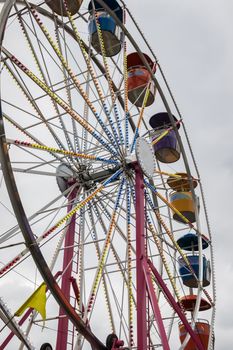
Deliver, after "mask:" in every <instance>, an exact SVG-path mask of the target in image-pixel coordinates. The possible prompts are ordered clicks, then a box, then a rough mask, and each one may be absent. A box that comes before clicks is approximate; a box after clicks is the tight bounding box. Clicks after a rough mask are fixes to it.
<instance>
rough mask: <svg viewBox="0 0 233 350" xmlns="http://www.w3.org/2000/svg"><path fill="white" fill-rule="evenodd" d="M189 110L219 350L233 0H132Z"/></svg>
mask: <svg viewBox="0 0 233 350" xmlns="http://www.w3.org/2000/svg"><path fill="white" fill-rule="evenodd" d="M126 3H127V6H128V7H129V8H130V9H131V11H132V13H133V14H134V16H135V17H136V19H137V21H138V23H139V25H140V27H141V29H142V30H143V32H144V33H145V35H146V37H147V38H148V41H149V43H150V45H151V46H152V48H153V50H154V52H155V53H156V55H157V57H158V59H159V61H160V64H161V66H162V67H163V69H164V71H165V73H166V76H167V78H168V80H169V83H170V86H171V88H172V90H173V93H174V95H175V97H176V100H177V102H178V105H179V108H180V110H181V113H182V115H183V117H184V121H185V124H186V127H187V129H188V132H189V136H190V139H191V142H192V146H193V151H194V154H195V157H196V160H197V162H198V166H199V170H200V173H201V177H202V182H203V184H204V189H205V194H206V201H207V207H208V212H209V219H210V224H211V228H212V233H213V241H214V247H215V264H216V272H217V318H216V350H230V349H232V345H233V306H232V290H233V258H232V246H233V244H232V243H233V231H232V228H231V223H230V220H231V215H232V209H233V207H232V198H233V179H232V173H231V171H232V170H233V152H232V150H233V136H232V134H233V116H232V103H233V92H232V84H233V69H232V63H233V21H232V14H233V1H232V0H221V1H220V0H218V1H217V0H169V1H168V0H143V1H138V0H137V1H135V0H127V1H126Z"/></svg>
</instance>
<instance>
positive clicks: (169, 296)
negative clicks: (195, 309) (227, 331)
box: [147, 260, 205, 350]
mask: <svg viewBox="0 0 233 350" xmlns="http://www.w3.org/2000/svg"><path fill="white" fill-rule="evenodd" d="M147 263H148V266H149V267H150V269H151V271H152V272H153V274H154V276H155V278H156V280H157V282H158V284H159V285H160V287H161V288H162V290H163V292H164V294H165V295H166V297H167V299H168V301H169V302H170V304H171V306H172V307H173V309H174V310H175V311H176V313H177V315H178V316H179V318H180V320H181V322H182V323H183V325H184V326H185V328H186V330H187V332H188V333H189V334H190V337H191V338H192V340H193V341H194V342H195V344H196V346H197V349H198V350H205V349H204V347H203V345H202V343H201V341H200V339H199V337H198V336H197V335H196V334H195V333H194V331H193V329H192V327H191V326H190V324H189V323H188V321H187V319H186V317H185V315H184V313H183V312H182V310H181V308H180V307H179V305H178V304H177V302H176V301H175V299H174V298H173V296H172V294H171V292H170V291H169V289H168V288H167V286H166V284H165V283H164V281H163V279H162V277H161V276H160V274H159V273H158V271H157V269H156V268H155V267H154V265H153V263H152V262H151V261H150V260H148V261H147Z"/></svg>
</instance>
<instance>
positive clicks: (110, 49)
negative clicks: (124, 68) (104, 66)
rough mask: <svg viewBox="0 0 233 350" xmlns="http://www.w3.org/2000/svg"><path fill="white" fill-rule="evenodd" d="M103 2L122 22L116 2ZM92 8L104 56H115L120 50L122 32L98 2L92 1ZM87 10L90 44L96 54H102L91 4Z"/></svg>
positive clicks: (106, 0)
mask: <svg viewBox="0 0 233 350" xmlns="http://www.w3.org/2000/svg"><path fill="white" fill-rule="evenodd" d="M104 2H105V4H106V5H107V6H108V7H109V8H110V9H111V10H112V11H114V13H115V15H116V16H117V17H118V19H119V20H120V21H121V22H122V20H123V11H122V8H121V7H120V6H119V4H118V2H117V1H116V0H104ZM94 6H95V11H96V12H97V20H98V23H99V25H100V29H101V33H102V38H103V44H104V50H105V55H106V56H107V57H111V56H115V55H117V54H118V53H119V52H120V50H121V45H122V38H123V33H122V30H121V28H120V27H119V26H118V25H117V23H116V21H115V19H114V18H113V17H111V16H110V15H109V14H108V12H107V11H106V10H105V9H103V8H102V7H101V5H100V4H99V3H98V0H95V1H94ZM88 10H89V12H90V20H89V26H88V29H89V34H90V36H91V44H92V46H93V47H94V49H95V50H96V51H97V52H98V53H100V54H102V51H101V45H100V41H99V35H98V31H97V25H96V18H95V14H94V13H93V6H92V2H90V3H89V6H88Z"/></svg>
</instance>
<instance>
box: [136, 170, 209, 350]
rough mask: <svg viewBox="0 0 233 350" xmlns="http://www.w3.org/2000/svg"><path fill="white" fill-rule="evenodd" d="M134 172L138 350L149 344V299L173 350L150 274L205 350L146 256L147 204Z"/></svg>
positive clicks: (165, 346)
mask: <svg viewBox="0 0 233 350" xmlns="http://www.w3.org/2000/svg"><path fill="white" fill-rule="evenodd" d="M134 169H135V178H136V179H135V192H136V204H135V206H136V279H137V284H136V287H137V350H145V349H147V347H148V346H147V345H148V344H147V340H148V337H149V334H148V330H147V310H146V301H147V298H148V299H149V301H150V304H151V307H152V310H153V312H154V317H155V321H156V323H157V326H158V332H159V335H160V338H161V343H162V347H163V349H164V350H170V346H169V344H168V339H167V336H166V332H165V328H164V324H163V320H162V316H161V313H160V309H159V305H158V300H157V297H156V294H155V291H154V287H153V284H152V279H151V274H152V273H153V275H154V277H155V279H156V281H157V283H158V284H159V286H160V288H161V289H162V291H163V293H164V295H165V297H166V298H167V300H168V302H169V304H170V305H171V307H172V308H173V309H174V311H175V312H176V313H177V315H178V316H179V318H180V320H181V322H182V323H183V325H184V326H185V328H186V330H187V332H188V333H189V334H190V337H191V338H192V340H193V341H194V343H195V345H196V346H197V349H198V350H204V347H203V345H202V343H201V341H200V339H199V338H198V336H197V335H196V334H195V332H194V331H193V329H192V327H191V326H190V324H189V322H188V321H187V318H186V316H185V314H184V313H183V311H182V309H181V308H180V306H179V305H178V304H177V302H176V301H175V299H174V297H173V296H172V294H171V292H170V291H169V289H168V287H167V286H166V284H165V283H164V281H163V279H162V277H161V275H160V274H159V272H158V271H157V269H156V268H155V267H154V265H153V263H152V262H151V261H150V260H149V259H148V257H147V253H146V237H145V202H144V197H145V195H144V181H143V174H142V171H141V169H140V167H139V165H138V164H137V163H135V165H134Z"/></svg>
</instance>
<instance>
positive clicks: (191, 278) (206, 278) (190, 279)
mask: <svg viewBox="0 0 233 350" xmlns="http://www.w3.org/2000/svg"><path fill="white" fill-rule="evenodd" d="M187 259H188V261H189V263H190V265H191V267H192V270H193V271H194V273H195V275H194V274H193V273H192V272H191V271H190V268H189V267H188V265H187V264H186V262H185V261H184V259H183V258H179V259H178V263H179V273H180V276H181V278H182V281H183V284H184V285H185V286H187V287H190V288H197V287H198V279H199V255H187ZM210 275H211V268H210V262H209V260H207V259H206V257H205V256H204V255H203V286H204V287H207V286H208V285H209V284H210Z"/></svg>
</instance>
